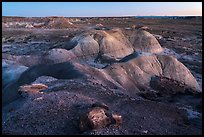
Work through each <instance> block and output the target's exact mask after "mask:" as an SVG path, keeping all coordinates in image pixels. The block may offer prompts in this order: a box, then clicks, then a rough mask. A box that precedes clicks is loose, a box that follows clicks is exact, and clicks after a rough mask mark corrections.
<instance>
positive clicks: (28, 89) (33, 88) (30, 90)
mask: <svg viewBox="0 0 204 137" xmlns="http://www.w3.org/2000/svg"><path fill="white" fill-rule="evenodd" d="M47 88H48V86H46V85H44V84H31V85H23V86H20V88H19V90H18V91H19V93H20V94H21V96H23V97H25V96H27V95H29V94H37V93H39V92H40V91H42V90H45V89H47Z"/></svg>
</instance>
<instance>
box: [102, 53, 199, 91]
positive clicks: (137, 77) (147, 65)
mask: <svg viewBox="0 0 204 137" xmlns="http://www.w3.org/2000/svg"><path fill="white" fill-rule="evenodd" d="M104 71H105V73H107V74H108V75H110V76H111V77H112V78H113V79H114V80H115V81H117V82H118V83H120V85H121V86H123V87H124V88H126V89H128V90H132V88H133V87H136V88H139V89H140V91H142V90H143V88H144V87H149V84H150V80H151V77H153V76H164V77H168V78H171V79H173V80H177V81H179V82H182V83H184V84H186V85H188V86H190V87H191V88H193V89H196V90H198V91H199V90H200V88H199V85H198V83H197V81H196V79H195V78H194V76H193V75H192V74H191V72H190V71H189V70H188V69H187V68H186V67H185V66H184V65H183V64H182V63H181V62H179V61H178V60H177V59H176V58H174V57H171V56H166V55H151V56H139V57H137V58H134V59H132V60H130V61H128V62H125V63H116V64H113V65H111V66H108V67H107V68H105V70H104Z"/></svg>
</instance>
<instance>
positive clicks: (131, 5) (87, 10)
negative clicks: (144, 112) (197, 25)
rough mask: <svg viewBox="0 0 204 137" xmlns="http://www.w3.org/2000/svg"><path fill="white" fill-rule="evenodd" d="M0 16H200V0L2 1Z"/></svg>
mask: <svg viewBox="0 0 204 137" xmlns="http://www.w3.org/2000/svg"><path fill="white" fill-rule="evenodd" d="M2 16H24V17H44V16H66V17H84V16H89V17H94V16H95V17H100V16H202V2H2Z"/></svg>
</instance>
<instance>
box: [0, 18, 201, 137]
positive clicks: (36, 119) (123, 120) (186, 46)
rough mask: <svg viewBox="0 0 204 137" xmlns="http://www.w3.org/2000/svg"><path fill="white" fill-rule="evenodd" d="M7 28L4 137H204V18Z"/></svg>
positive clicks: (8, 22) (57, 21) (36, 22)
mask: <svg viewBox="0 0 204 137" xmlns="http://www.w3.org/2000/svg"><path fill="white" fill-rule="evenodd" d="M2 20H3V21H2V28H3V30H2V81H3V82H2V134H5V135H72V134H74V135H201V134H202V17H185V18H136V17H119V18H114V17H112V18H110V17H109V18H105V17H104V18H102V17H101V18H65V17H44V18H37V17H36V18H22V17H2Z"/></svg>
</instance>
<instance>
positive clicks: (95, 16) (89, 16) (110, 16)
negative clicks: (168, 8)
mask: <svg viewBox="0 0 204 137" xmlns="http://www.w3.org/2000/svg"><path fill="white" fill-rule="evenodd" d="M145 16H148V17H151V16H156V17H160V16H161V17H172V16H174V17H193V16H194V17H202V15H121V16H57V15H50V16H16V15H2V17H25V18H35V17H39V18H41V17H42V18H43V17H70V18H82V17H96V18H97V17H101V18H103V17H104V18H105V17H145Z"/></svg>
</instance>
